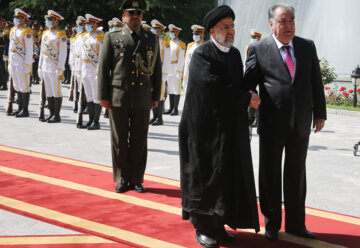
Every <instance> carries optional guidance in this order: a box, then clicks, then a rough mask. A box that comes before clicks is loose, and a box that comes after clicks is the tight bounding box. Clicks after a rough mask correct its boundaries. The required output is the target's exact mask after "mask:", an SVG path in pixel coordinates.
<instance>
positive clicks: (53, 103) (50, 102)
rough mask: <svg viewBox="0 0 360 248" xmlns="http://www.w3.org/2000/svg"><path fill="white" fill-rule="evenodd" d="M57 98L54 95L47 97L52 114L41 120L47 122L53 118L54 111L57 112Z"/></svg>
mask: <svg viewBox="0 0 360 248" xmlns="http://www.w3.org/2000/svg"><path fill="white" fill-rule="evenodd" d="M54 99H55V98H54V97H53V96H52V97H47V102H48V109H49V111H50V114H49V116H48V117H47V118H45V119H43V120H41V121H42V122H47V121H48V120H50V119H51V118H53V116H54V112H55V100H54Z"/></svg>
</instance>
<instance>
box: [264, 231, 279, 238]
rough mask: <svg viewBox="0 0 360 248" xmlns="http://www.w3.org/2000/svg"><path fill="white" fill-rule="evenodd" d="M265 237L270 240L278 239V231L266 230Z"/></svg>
mask: <svg viewBox="0 0 360 248" xmlns="http://www.w3.org/2000/svg"><path fill="white" fill-rule="evenodd" d="M265 237H266V238H267V239H269V240H277V237H278V232H277V231H275V230H266V231H265Z"/></svg>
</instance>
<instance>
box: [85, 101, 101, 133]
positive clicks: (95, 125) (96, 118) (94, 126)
mask: <svg viewBox="0 0 360 248" xmlns="http://www.w3.org/2000/svg"><path fill="white" fill-rule="evenodd" d="M94 105H95V108H94V109H95V113H94V121H93V123H92V124H91V126H90V127H88V128H87V129H88V130H98V129H100V122H99V120H100V114H101V109H102V107H101V105H100V104H98V103H94Z"/></svg>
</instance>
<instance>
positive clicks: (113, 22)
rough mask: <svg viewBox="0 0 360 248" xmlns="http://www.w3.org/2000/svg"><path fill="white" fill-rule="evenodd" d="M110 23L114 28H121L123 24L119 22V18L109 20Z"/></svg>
mask: <svg viewBox="0 0 360 248" xmlns="http://www.w3.org/2000/svg"><path fill="white" fill-rule="evenodd" d="M111 22H112V24H113V25H114V26H121V27H123V26H124V25H125V24H124V23H123V22H122V21H120V19H119V18H117V17H114V18H113V19H112V20H111Z"/></svg>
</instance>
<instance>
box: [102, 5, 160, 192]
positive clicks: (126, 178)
mask: <svg viewBox="0 0 360 248" xmlns="http://www.w3.org/2000/svg"><path fill="white" fill-rule="evenodd" d="M121 9H122V10H123V15H122V18H123V20H124V21H125V23H126V25H125V26H124V27H123V28H121V29H119V30H114V31H111V32H107V33H106V34H105V37H104V41H103V47H102V51H101V56H100V60H99V75H98V80H99V100H100V103H101V105H102V106H103V107H105V108H107V109H110V127H111V147H112V161H113V170H114V181H115V182H118V184H117V186H116V188H115V191H116V192H117V193H123V192H126V191H127V190H129V189H133V190H134V191H136V192H139V193H144V192H145V188H144V187H143V185H142V182H143V178H144V172H145V167H146V159H147V134H148V126H149V117H150V108H156V107H157V104H158V101H159V100H160V93H161V80H162V72H161V57H160V52H159V51H160V49H159V40H158V38H157V36H156V35H154V34H153V33H152V32H150V31H145V30H144V29H142V27H141V24H142V23H141V21H142V16H143V11H144V10H145V9H146V3H145V1H144V0H142V1H140V0H139V1H136V0H125V1H124V2H123V4H122V6H121Z"/></svg>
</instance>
